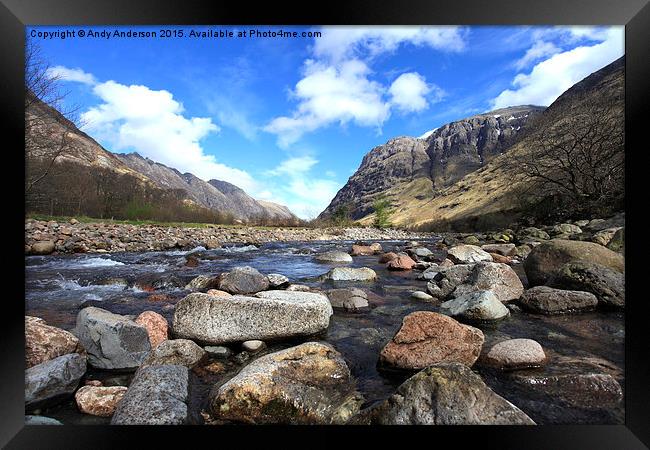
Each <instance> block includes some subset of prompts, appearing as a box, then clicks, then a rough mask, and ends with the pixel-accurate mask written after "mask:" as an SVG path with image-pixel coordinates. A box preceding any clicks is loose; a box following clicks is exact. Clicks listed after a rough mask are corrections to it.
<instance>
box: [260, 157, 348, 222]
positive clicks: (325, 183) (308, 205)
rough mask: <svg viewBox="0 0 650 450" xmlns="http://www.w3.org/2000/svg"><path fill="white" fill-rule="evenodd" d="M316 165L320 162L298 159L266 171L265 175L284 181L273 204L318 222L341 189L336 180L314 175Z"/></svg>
mask: <svg viewBox="0 0 650 450" xmlns="http://www.w3.org/2000/svg"><path fill="white" fill-rule="evenodd" d="M317 164H318V160H316V159H314V158H313V157H311V156H299V157H293V158H289V159H286V160H284V161H282V162H281V163H280V164H279V165H278V166H277V167H275V168H274V169H272V170H269V171H267V173H266V175H268V176H272V177H276V178H281V184H280V185H279V186H278V187H277V189H274V192H276V193H277V195H276V196H274V197H273V198H272V200H273V201H275V202H278V203H282V204H284V205H286V206H287V207H288V208H289V209H290V210H291V211H292V212H293V213H294V214H296V215H297V216H298V217H300V218H301V219H306V220H309V219H313V218H315V217H316V216H317V215H318V214H320V212H321V211H323V210H324V209H325V208H326V207H327V205H329V203H330V201H331V200H332V199H333V198H334V196H335V195H336V193H337V192H338V191H339V189H340V188H341V187H342V186H341V185H340V184H339V183H338V182H336V181H334V180H331V179H322V178H318V177H317V176H314V175H313V174H312V173H311V171H312V169H313V168H314V166H316V165H317Z"/></svg>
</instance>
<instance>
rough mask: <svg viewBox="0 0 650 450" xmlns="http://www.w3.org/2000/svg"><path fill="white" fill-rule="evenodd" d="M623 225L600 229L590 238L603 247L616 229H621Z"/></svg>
mask: <svg viewBox="0 0 650 450" xmlns="http://www.w3.org/2000/svg"><path fill="white" fill-rule="evenodd" d="M622 229H623V227H617V228H605V229H604V230H600V231H599V232H597V233H596V234H594V235H593V237H592V238H591V241H592V242H595V243H596V244H600V245H602V246H604V247H607V245H608V244H609V243H610V241H611V240H612V238H613V237H614V235H615V234H616V232H617V231H618V230H622Z"/></svg>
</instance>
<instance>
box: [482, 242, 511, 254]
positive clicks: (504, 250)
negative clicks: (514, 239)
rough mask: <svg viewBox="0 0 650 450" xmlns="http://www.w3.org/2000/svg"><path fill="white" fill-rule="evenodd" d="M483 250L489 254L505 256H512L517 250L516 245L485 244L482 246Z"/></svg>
mask: <svg viewBox="0 0 650 450" xmlns="http://www.w3.org/2000/svg"><path fill="white" fill-rule="evenodd" d="M481 249H483V250H485V251H486V252H488V253H497V254H499V255H503V256H511V254H512V252H513V251H514V249H515V244H485V245H481Z"/></svg>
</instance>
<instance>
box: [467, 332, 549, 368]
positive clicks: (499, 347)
mask: <svg viewBox="0 0 650 450" xmlns="http://www.w3.org/2000/svg"><path fill="white" fill-rule="evenodd" d="M480 362H481V363H483V364H485V365H488V366H493V367H497V368H499V369H503V370H515V369H529V368H533V367H541V366H543V365H544V364H546V354H545V353H544V349H543V348H542V346H541V345H540V344H539V343H538V342H537V341H534V340H532V339H508V340H506V341H503V342H499V343H498V344H496V345H494V346H493V347H492V348H491V349H490V350H489V351H488V352H487V354H486V355H485V356H482V357H481V358H480Z"/></svg>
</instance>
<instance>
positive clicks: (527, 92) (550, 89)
mask: <svg viewBox="0 0 650 450" xmlns="http://www.w3.org/2000/svg"><path fill="white" fill-rule="evenodd" d="M569 31H570V34H571V36H572V37H573V38H585V37H586V38H588V39H591V40H601V42H599V43H597V44H594V45H581V46H578V47H575V48H573V49H571V50H567V51H564V52H561V53H556V54H554V55H553V56H551V57H550V58H548V59H546V60H544V61H541V62H539V63H537V64H536V65H535V66H534V67H533V69H532V71H531V72H530V73H528V74H526V73H519V74H517V75H516V76H515V78H514V79H513V81H512V86H513V89H507V90H504V91H503V92H501V93H500V94H499V95H498V96H497V97H496V98H494V99H493V100H492V107H493V108H494V109H498V108H504V107H506V106H514V105H524V104H534V105H544V106H548V105H550V104H551V103H553V101H554V100H555V99H556V98H557V97H559V96H560V94H562V93H563V92H564V91H566V90H567V89H568V88H570V87H571V86H573V85H574V84H575V83H577V82H578V81H580V80H582V79H583V78H585V77H586V76H588V75H589V74H591V73H593V72H595V71H597V70H598V69H600V68H602V67H603V66H606V65H607V64H609V63H611V62H612V61H614V60H615V59H617V58H619V57H621V56H622V55H623V54H624V53H625V48H624V42H623V40H624V33H623V28H622V27H611V28H607V29H604V30H602V29H592V28H586V27H574V28H571V29H570V30H569Z"/></svg>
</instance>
